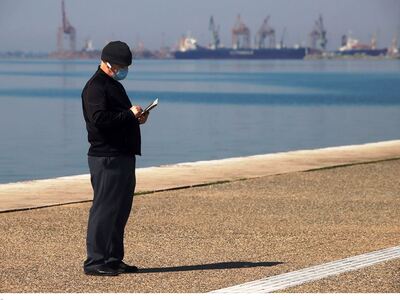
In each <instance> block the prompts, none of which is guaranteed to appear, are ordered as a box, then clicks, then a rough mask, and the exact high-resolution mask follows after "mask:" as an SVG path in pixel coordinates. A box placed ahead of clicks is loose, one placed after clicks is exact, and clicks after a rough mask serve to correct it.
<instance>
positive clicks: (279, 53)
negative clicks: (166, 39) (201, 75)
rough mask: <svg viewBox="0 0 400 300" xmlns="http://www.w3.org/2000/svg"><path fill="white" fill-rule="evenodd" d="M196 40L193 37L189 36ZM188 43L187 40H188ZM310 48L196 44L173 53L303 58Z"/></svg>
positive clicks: (198, 56)
mask: <svg viewBox="0 0 400 300" xmlns="http://www.w3.org/2000/svg"><path fill="white" fill-rule="evenodd" d="M187 39H189V40H192V41H193V40H194V39H193V38H187ZM186 43H187V42H186ZM308 52H309V49H308V48H305V47H297V48H266V49H252V48H240V49H234V48H216V49H212V48H206V47H202V46H199V45H197V44H194V46H193V47H191V48H181V49H179V50H178V51H175V52H174V53H173V55H174V57H175V58H176V59H303V58H304V57H305V56H306V55H307V54H308Z"/></svg>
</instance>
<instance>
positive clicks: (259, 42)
mask: <svg viewBox="0 0 400 300" xmlns="http://www.w3.org/2000/svg"><path fill="white" fill-rule="evenodd" d="M269 19H270V16H268V17H266V18H265V19H264V22H263V23H262V25H261V27H260V29H259V30H258V32H257V36H256V46H257V48H259V49H264V48H267V47H266V43H265V40H266V39H268V40H269V43H268V48H275V47H276V44H275V29H274V28H272V27H271V26H269V24H268V21H269Z"/></svg>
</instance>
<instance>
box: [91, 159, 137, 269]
mask: <svg viewBox="0 0 400 300" xmlns="http://www.w3.org/2000/svg"><path fill="white" fill-rule="evenodd" d="M88 162H89V169H90V180H91V183H92V187H93V193H94V196H93V204H92V207H91V208H90V213H89V221H88V228H87V239H86V247H87V259H86V261H85V262H84V268H85V269H87V268H90V267H93V266H99V265H104V264H109V263H114V262H120V261H122V259H123V258H124V230H125V225H126V223H127V221H128V218H129V214H130V211H131V208H132V203H133V194H134V191H135V185H136V178H135V165H136V159H135V157H127V156H116V157H95V156H89V157H88Z"/></svg>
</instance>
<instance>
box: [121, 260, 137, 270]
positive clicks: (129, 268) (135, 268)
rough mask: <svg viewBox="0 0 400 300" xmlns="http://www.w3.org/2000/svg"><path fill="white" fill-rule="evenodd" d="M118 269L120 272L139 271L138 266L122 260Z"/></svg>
mask: <svg viewBox="0 0 400 300" xmlns="http://www.w3.org/2000/svg"><path fill="white" fill-rule="evenodd" d="M117 270H118V272H119V273H137V271H138V268H137V267H136V266H130V265H127V264H126V263H124V262H123V261H121V262H120V263H119V264H118V265H117Z"/></svg>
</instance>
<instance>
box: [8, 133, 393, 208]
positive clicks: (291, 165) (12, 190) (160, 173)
mask: <svg viewBox="0 0 400 300" xmlns="http://www.w3.org/2000/svg"><path fill="white" fill-rule="evenodd" d="M390 159H400V140H394V141H386V142H378V143H369V144H363V145H352V146H341V147H330V148H323V149H315V150H300V151H290V152H282V153H273V154H264V155H254V156H248V157H239V158H228V159H222V160H213V161H199V162H189V163H180V164H175V165H167V166H160V167H150V168H141V169H137V170H136V176H137V188H136V193H148V192H157V191H163V190H170V189H179V188H188V187H193V186H201V185H207V184H212V183H220V182H227V181H234V180H240V179H249V178H256V177H262V176H268V175H276V174H284V173H291V172H299V171H309V170H316V169H323V168H331V167H337V166H346V165H352V164H359V163H368V162H375V161H382V160H390ZM91 198H92V190H91V186H90V176H89V175H88V174H85V175H77V176H67V177H59V178H53V179H44V180H34V181H26V182H17V183H8V184H0V212H11V211H19V210H28V209H34V208H43V207H49V206H57V205H64V204H71V203H81V202H88V201H91V200H90V199H91Z"/></svg>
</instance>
